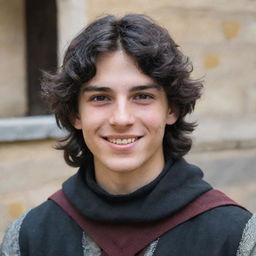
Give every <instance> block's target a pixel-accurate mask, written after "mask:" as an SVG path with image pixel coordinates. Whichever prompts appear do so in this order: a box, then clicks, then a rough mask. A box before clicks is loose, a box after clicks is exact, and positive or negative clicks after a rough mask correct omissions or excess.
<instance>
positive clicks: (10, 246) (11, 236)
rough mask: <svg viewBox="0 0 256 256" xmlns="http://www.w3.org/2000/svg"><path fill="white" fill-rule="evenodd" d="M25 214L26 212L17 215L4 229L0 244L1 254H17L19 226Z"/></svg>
mask: <svg viewBox="0 0 256 256" xmlns="http://www.w3.org/2000/svg"><path fill="white" fill-rule="evenodd" d="M25 216H26V213H25V214H23V215H21V216H20V217H18V218H17V219H16V220H15V221H13V222H12V223H11V225H10V226H9V227H8V229H7V230H6V233H5V235H4V238H3V241H2V244H1V246H0V255H3V256H8V255H12V256H19V255H20V247H19V234H20V227H21V225H22V222H23V220H24V218H25Z"/></svg>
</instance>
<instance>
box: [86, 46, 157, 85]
mask: <svg viewBox="0 0 256 256" xmlns="http://www.w3.org/2000/svg"><path fill="white" fill-rule="evenodd" d="M87 84H88V85H97V84H99V85H101V86H111V87H112V86H122V87H123V86H133V85H144V84H155V82H154V81H153V79H152V78H151V77H150V76H148V75H146V74H144V73H143V72H142V71H141V70H140V69H139V67H138V65H137V63H136V61H135V60H134V59H133V58H132V57H131V56H129V55H128V54H126V53H125V52H124V51H122V50H119V51H115V52H108V53H104V54H101V55H100V56H99V57H98V58H97V61H96V75H95V76H94V77H93V78H92V79H91V80H90V81H89V82H88V83H87ZM85 86H86V85H85Z"/></svg>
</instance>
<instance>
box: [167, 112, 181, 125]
mask: <svg viewBox="0 0 256 256" xmlns="http://www.w3.org/2000/svg"><path fill="white" fill-rule="evenodd" d="M168 111H169V112H168V116H167V119H166V124H167V125H172V124H174V123H175V122H176V121H177V119H178V116H179V114H178V111H175V110H171V109H170V108H169V110H168Z"/></svg>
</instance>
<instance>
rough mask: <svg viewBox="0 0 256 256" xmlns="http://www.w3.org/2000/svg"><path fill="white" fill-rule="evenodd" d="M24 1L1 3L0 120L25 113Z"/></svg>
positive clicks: (16, 0) (15, 0) (14, 0)
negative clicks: (0, 118)
mask: <svg viewBox="0 0 256 256" xmlns="http://www.w3.org/2000/svg"><path fill="white" fill-rule="evenodd" d="M23 14H24V1H20V0H12V1H0V56H1V59H0V95H1V102H0V117H8V116H22V115H24V114H25V113H26V104H27V102H26V80H25V72H26V71H25V70H26V68H25V29H24V20H25V19H24V16H23Z"/></svg>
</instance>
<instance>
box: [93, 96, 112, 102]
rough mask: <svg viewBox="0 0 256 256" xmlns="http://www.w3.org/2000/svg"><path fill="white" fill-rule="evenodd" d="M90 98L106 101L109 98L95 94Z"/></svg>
mask: <svg viewBox="0 0 256 256" xmlns="http://www.w3.org/2000/svg"><path fill="white" fill-rule="evenodd" d="M90 100H91V101H108V100H109V98H108V97H107V96H105V95H96V96H93V97H91V99H90Z"/></svg>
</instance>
